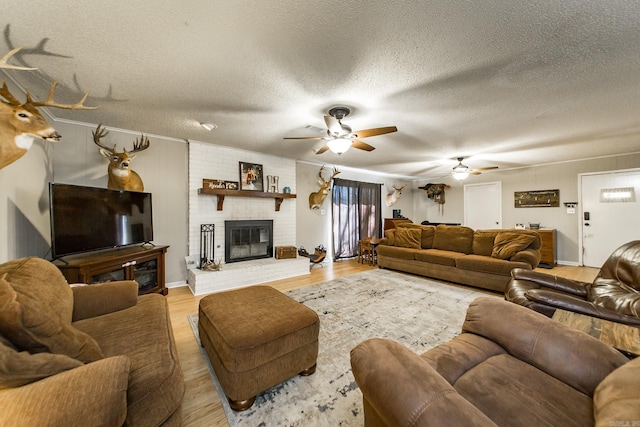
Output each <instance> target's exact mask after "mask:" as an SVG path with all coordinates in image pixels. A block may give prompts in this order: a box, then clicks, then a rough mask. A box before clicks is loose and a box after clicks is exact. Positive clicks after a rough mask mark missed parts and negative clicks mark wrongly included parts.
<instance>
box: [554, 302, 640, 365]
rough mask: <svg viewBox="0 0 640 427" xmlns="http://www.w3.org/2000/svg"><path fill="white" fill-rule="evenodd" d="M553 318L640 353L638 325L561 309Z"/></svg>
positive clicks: (631, 352)
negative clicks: (624, 323)
mask: <svg viewBox="0 0 640 427" xmlns="http://www.w3.org/2000/svg"><path fill="white" fill-rule="evenodd" d="M553 319H554V320H557V321H558V322H560V323H564V324H565V325H567V326H570V327H572V328H574V329H577V330H579V331H582V332H585V333H587V334H589V335H591V336H592V337H594V338H597V339H599V340H600V341H602V342H603V343H605V344H607V345H610V346H611V347H613V348H616V349H618V350H620V351H622V352H624V353H628V354H631V355H633V356H639V355H640V328H638V327H635V326H630V325H623V324H622V323H616V322H612V321H610V320H604V319H598V318H596V317H591V316H587V315H586V314H581V313H575V312H572V311H567V310H561V309H557V310H556V312H555V313H554V314H553Z"/></svg>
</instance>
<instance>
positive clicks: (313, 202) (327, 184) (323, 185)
mask: <svg viewBox="0 0 640 427" xmlns="http://www.w3.org/2000/svg"><path fill="white" fill-rule="evenodd" d="M322 171H324V165H322V167H321V168H320V172H318V177H319V178H320V179H319V180H318V183H319V184H320V189H319V190H318V191H316V192H314V193H311V194H309V209H320V206H322V202H324V198H325V197H327V194H328V193H329V189H330V188H331V181H332V180H333V178H334V177H335V176H336V175H338V174H339V173H340V171H339V170H338V169H337V168H335V167H334V168H333V172H332V173H331V177H330V178H329V179H327V180H325V179H324V178H323V177H322Z"/></svg>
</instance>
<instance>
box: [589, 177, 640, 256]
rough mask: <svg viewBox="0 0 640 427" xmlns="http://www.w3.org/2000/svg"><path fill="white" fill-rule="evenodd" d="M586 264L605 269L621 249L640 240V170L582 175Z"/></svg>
mask: <svg viewBox="0 0 640 427" xmlns="http://www.w3.org/2000/svg"><path fill="white" fill-rule="evenodd" d="M579 180H580V181H579V182H580V197H581V201H580V213H581V215H582V216H581V218H580V219H581V224H580V228H581V235H582V239H581V244H582V264H583V265H585V266H588V267H601V266H602V264H603V263H604V262H605V261H606V259H607V258H609V255H611V253H612V252H613V251H614V250H615V249H616V248H618V247H620V246H622V245H623V244H625V243H627V242H630V241H632V240H638V239H640V201H638V198H640V170H629V171H615V172H606V173H595V174H581V175H580V177H579Z"/></svg>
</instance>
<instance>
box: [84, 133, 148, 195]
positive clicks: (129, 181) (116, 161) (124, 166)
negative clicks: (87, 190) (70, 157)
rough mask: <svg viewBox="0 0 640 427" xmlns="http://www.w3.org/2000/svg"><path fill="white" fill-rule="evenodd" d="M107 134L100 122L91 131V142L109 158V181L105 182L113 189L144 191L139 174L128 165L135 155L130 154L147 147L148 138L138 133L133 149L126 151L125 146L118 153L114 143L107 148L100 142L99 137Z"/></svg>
mask: <svg viewBox="0 0 640 427" xmlns="http://www.w3.org/2000/svg"><path fill="white" fill-rule="evenodd" d="M108 134H109V131H108V130H106V129H105V128H103V127H102V123H100V124H99V125H98V127H97V128H96V130H95V131H94V132H93V142H95V143H96V145H97V146H98V147H100V149H99V151H100V154H101V155H102V156H103V157H105V158H107V159H109V169H108V173H109V182H108V183H107V187H109V188H112V189H114V190H132V191H144V183H143V182H142V178H140V175H138V174H137V173H136V172H134V171H132V170H131V169H130V167H129V166H130V164H131V161H132V160H133V159H135V158H136V156H135V155H133V156H132V154H135V153H139V152H141V151H144V150H146V149H147V148H149V138H147V137H146V136H144V135H142V134H140V140H138V139H136V140H135V142H134V143H133V151H127V150H126V148H125V149H124V150H123V151H122V152H121V153H119V152H118V151H117V150H116V144H113V148H109V147H107V146H106V145H104V144H102V142H100V139H101V138H104V137H105V136H107V135H108Z"/></svg>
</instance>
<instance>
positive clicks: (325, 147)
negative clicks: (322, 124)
mask: <svg viewBox="0 0 640 427" xmlns="http://www.w3.org/2000/svg"><path fill="white" fill-rule="evenodd" d="M328 149H329V146H328V145H323V146H322V147H320V149H319V150H318V151H316V154H322V153H324V152H325V151H327V150H328Z"/></svg>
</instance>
